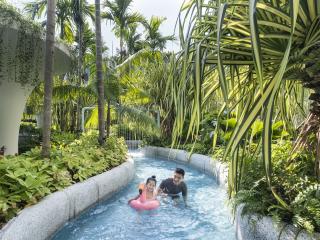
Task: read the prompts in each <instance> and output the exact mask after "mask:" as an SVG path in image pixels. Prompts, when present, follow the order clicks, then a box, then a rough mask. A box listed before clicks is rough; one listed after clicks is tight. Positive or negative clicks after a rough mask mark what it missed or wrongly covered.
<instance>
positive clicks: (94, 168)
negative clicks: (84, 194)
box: [0, 134, 127, 225]
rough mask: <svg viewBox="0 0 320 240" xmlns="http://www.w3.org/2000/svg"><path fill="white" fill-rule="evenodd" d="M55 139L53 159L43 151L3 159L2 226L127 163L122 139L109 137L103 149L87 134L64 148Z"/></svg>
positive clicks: (0, 179)
mask: <svg viewBox="0 0 320 240" xmlns="http://www.w3.org/2000/svg"><path fill="white" fill-rule="evenodd" d="M65 139H66V138H65V137H63V136H62V137H61V141H59V140H58V139H57V138H56V139H55V143H54V148H53V150H52V154H51V158H50V159H43V158H42V157H41V154H40V148H39V147H37V148H34V149H32V150H31V151H29V152H26V153H24V154H21V155H19V156H6V157H1V156H0V176H1V177H0V224H1V225H2V224H3V223H5V222H6V221H7V220H9V219H11V218H12V217H13V216H15V215H16V214H17V213H18V212H19V211H21V210H22V209H23V208H25V207H27V206H30V205H32V204H35V203H37V202H38V201H39V200H41V199H42V198H43V197H44V196H46V195H48V194H50V193H53V192H55V191H58V190H61V189H63V188H65V187H67V186H70V185H71V184H73V183H76V182H80V181H83V180H85V179H87V178H89V177H91V176H94V175H97V174H100V173H102V172H105V171H107V170H110V169H112V168H113V167H116V166H118V165H120V164H121V163H123V162H124V161H125V160H126V155H127V147H126V145H125V142H124V140H123V139H118V138H116V137H109V138H108V139H107V140H106V144H105V145H104V146H103V147H100V146H99V145H98V142H97V141H98V140H97V135H96V134H87V135H83V136H81V137H80V138H79V139H76V140H74V141H73V142H72V143H70V144H67V145H65V142H64V140H65Z"/></svg>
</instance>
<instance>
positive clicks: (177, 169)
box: [175, 168, 184, 177]
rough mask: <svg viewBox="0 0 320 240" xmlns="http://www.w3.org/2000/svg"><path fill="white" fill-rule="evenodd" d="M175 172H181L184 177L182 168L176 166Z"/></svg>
mask: <svg viewBox="0 0 320 240" xmlns="http://www.w3.org/2000/svg"><path fill="white" fill-rule="evenodd" d="M175 172H176V173H178V174H181V175H182V176H183V177H184V170H183V169H182V168H176V170H175Z"/></svg>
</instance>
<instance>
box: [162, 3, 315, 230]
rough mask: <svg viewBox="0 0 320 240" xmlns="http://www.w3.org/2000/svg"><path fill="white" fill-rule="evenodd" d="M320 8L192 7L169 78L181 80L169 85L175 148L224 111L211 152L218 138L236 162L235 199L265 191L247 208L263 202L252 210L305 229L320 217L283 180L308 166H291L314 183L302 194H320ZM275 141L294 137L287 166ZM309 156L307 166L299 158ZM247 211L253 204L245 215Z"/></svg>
mask: <svg viewBox="0 0 320 240" xmlns="http://www.w3.org/2000/svg"><path fill="white" fill-rule="evenodd" d="M317 6H319V1H317V0H311V1H298V0H281V1H271V0H270V1H269V0H262V1H256V0H252V1H251V0H250V1H237V0H234V1H211V0H208V1H204V0H200V1H188V2H186V3H185V4H184V5H183V6H182V8H181V14H180V18H179V21H178V25H179V29H180V42H181V46H182V51H181V52H179V53H178V54H177V56H176V59H175V66H176V67H175V69H174V73H173V74H174V76H178V77H176V78H172V81H171V82H168V86H169V87H170V88H171V89H172V91H173V92H174V97H173V98H172V101H173V103H174V105H175V106H176V108H175V111H176V112H175V114H176V118H175V128H174V133H173V138H174V141H175V143H181V142H182V143H183V142H188V141H194V140H197V139H198V138H199V136H201V131H200V130H201V126H202V123H203V120H205V117H206V114H207V113H210V111H214V110H216V111H217V110H218V114H217V116H216V117H215V118H213V119H211V120H214V121H216V123H215V126H214V131H212V132H213V135H212V139H211V140H212V151H213V152H214V150H215V147H216V146H217V144H221V142H220V143H219V138H220V140H221V132H222V134H223V135H224V137H223V143H222V145H225V147H224V153H223V158H224V159H227V158H228V157H229V158H230V164H229V181H228V183H229V193H230V197H237V196H239V193H240V192H241V191H242V190H245V189H247V188H248V187H250V189H251V188H253V189H254V187H256V186H257V184H258V183H263V184H262V188H264V190H265V192H264V193H263V192H262V191H260V190H261V189H260V188H259V194H260V195H261V196H262V197H260V198H255V197H252V198H251V200H252V199H259V200H255V201H256V204H259V203H260V202H261V201H263V200H264V202H265V203H266V204H265V205H261V207H262V208H263V209H264V214H267V213H272V212H274V211H275V210H277V209H278V210H277V211H280V210H279V209H281V210H282V211H283V212H286V214H280V215H279V216H281V218H282V219H283V220H285V221H293V222H296V223H297V224H298V225H299V226H302V227H304V228H306V229H308V230H309V231H312V230H314V229H317V230H318V227H319V221H318V220H319V219H318V215H317V211H313V213H312V214H314V215H312V214H311V213H310V212H309V213H307V212H304V213H302V212H303V211H300V210H299V209H300V208H297V207H298V205H297V204H295V203H296V201H295V200H294V197H298V196H302V195H303V194H309V192H308V193H306V192H305V191H304V190H303V188H300V189H299V190H298V192H299V193H298V192H295V194H293V195H290V194H289V192H288V191H289V187H287V186H286V182H287V181H285V182H281V181H284V180H283V179H281V180H280V178H281V174H286V176H288V175H291V174H293V175H294V174H296V173H297V172H294V173H293V172H291V171H292V170H290V167H293V165H294V164H293V163H292V162H295V163H297V162H299V161H302V162H304V163H305V166H308V167H309V168H308V169H307V168H299V167H298V166H295V167H297V168H299V170H298V171H300V173H299V174H303V175H305V176H306V177H308V178H309V179H314V180H313V181H311V182H305V184H304V187H305V189H310V194H311V195H312V194H318V192H319V180H320V178H319V177H320V175H319V159H320V155H319V153H320V151H319V148H320V144H319V136H320V135H319V101H320V100H319V99H320V98H319V77H318V75H319V57H318V52H319V44H320V34H319V29H320V28H319V16H320V11H319V8H317ZM308 95H309V99H310V102H309V103H310V107H309V104H308V99H307V97H308ZM186 106H187V107H186ZM209 120H210V119H209ZM303 120H304V121H303ZM302 121H303V124H302V125H301V126H300V127H299V125H300V124H301V122H302ZM281 125H282V127H281V128H280V136H275V133H276V130H275V129H276V128H278V127H279V126H281ZM228 133H229V134H228ZM278 134H279V132H278ZM279 138H280V139H283V138H289V139H291V140H294V139H296V143H295V144H294V146H290V147H288V148H289V149H288V152H289V153H290V154H289V155H290V156H291V157H290V158H288V156H285V154H284V155H281V157H283V159H282V158H280V159H276V158H273V157H272V156H273V151H272V149H273V148H272V146H273V144H276V143H277V141H279V140H277V139H279ZM306 149H308V150H307V151H308V152H309V153H310V154H309V156H308V157H307V159H308V161H309V163H310V164H306V162H305V161H307V159H305V158H301V157H299V156H298V155H296V154H298V153H300V152H301V151H302V152H303V151H305V150H306ZM248 159H251V160H250V161H252V162H253V163H252V164H253V166H256V164H261V167H260V168H259V169H258V170H257V169H256V168H254V171H256V172H257V174H258V175H259V177H258V176H256V175H255V176H252V177H251V176H250V171H249V170H250V169H248V168H246V167H245V166H246V161H248ZM290 159H293V160H290ZM282 164H286V166H287V168H283V167H284V166H283V165H282ZM280 166H281V167H282V169H281V167H280ZM280 169H281V170H283V171H282V172H279V171H278V170H280ZM290 181H292V182H291V184H292V185H295V184H299V183H301V181H302V180H299V179H298V178H294V177H293V176H292V178H291V180H290ZM288 185H290V184H288ZM259 187H260V185H259ZM291 187H292V188H293V186H291ZM311 189H313V190H311ZM314 196H315V197H314V198H313V199H315V198H316V195H314ZM247 199H250V198H247ZM267 199H269V200H270V199H271V200H272V201H269V200H267ZM297 201H298V200H297ZM244 202H245V201H244ZM298 202H299V203H303V201H302V202H300V201H298ZM311 202H312V204H316V205H317V204H318V203H316V202H314V201H312V200H311ZM251 204H252V202H248V205H249V207H250V205H251ZM306 204H307V203H306ZM316 205H313V207H312V209H314V207H315V206H316ZM297 210H298V212H299V214H300V215H299V214H298V216H297V215H295V214H296V211H297ZM259 212H261V211H259ZM283 212H282V213H283ZM301 214H306V215H309V216H308V217H309V218H304V217H305V216H306V215H304V216H301ZM285 215H286V216H285ZM312 216H315V217H314V218H313V217H312ZM297 219H299V220H297ZM303 219H304V220H306V225H303V224H302V222H303V221H304V220H303ZM310 219H313V220H310ZM307 225H308V226H307Z"/></svg>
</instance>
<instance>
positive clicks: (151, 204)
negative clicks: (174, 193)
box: [129, 198, 160, 210]
mask: <svg viewBox="0 0 320 240" xmlns="http://www.w3.org/2000/svg"><path fill="white" fill-rule="evenodd" d="M129 205H130V206H131V207H132V208H134V209H136V210H153V209H156V208H158V207H159V206H160V202H159V201H158V200H146V201H143V202H141V200H140V198H139V199H137V200H132V201H131V202H130V203H129Z"/></svg>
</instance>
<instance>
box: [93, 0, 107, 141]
mask: <svg viewBox="0 0 320 240" xmlns="http://www.w3.org/2000/svg"><path fill="white" fill-rule="evenodd" d="M95 7H96V21H95V23H96V76H97V83H98V115H99V144H100V145H103V144H104V142H105V124H104V83H103V75H102V37H101V14H100V0H95Z"/></svg>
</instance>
